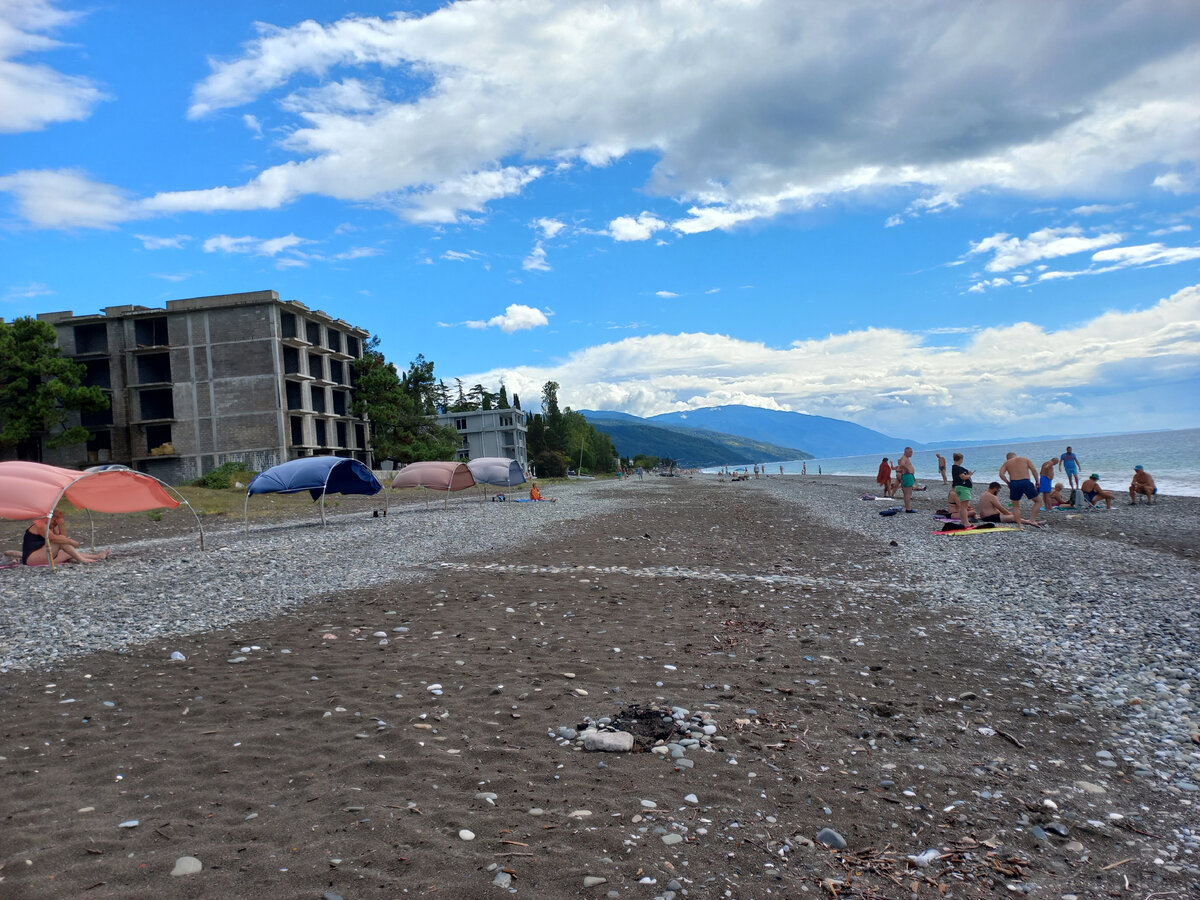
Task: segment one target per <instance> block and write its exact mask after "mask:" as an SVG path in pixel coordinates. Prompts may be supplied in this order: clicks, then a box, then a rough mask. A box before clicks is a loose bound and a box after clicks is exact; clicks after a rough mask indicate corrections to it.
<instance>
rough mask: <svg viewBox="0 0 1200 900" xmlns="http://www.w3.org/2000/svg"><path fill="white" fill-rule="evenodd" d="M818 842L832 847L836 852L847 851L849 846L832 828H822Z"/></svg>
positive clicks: (818, 833) (818, 835)
mask: <svg viewBox="0 0 1200 900" xmlns="http://www.w3.org/2000/svg"><path fill="white" fill-rule="evenodd" d="M817 841H818V842H819V843H822V844H824V845H825V846H826V847H832V848H833V849H834V850H845V849H846V846H847V845H846V839H845V838H844V837H842V836H841V835H840V834H838V833H837V832H836V831H834V830H833V829H832V828H822V829H821V830H820V831H818V832H817Z"/></svg>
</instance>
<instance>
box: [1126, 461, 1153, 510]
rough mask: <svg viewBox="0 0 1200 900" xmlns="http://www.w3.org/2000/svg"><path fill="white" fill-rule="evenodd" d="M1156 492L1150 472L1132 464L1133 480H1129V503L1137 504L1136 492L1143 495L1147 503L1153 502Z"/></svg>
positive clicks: (1131, 504)
mask: <svg viewBox="0 0 1200 900" xmlns="http://www.w3.org/2000/svg"><path fill="white" fill-rule="evenodd" d="M1157 493H1158V488H1156V487H1155V486H1154V479H1153V478H1152V477H1150V473H1149V472H1147V471H1146V470H1145V469H1143V468H1142V467H1141V466H1134V467H1133V481H1131V482H1129V505H1130V506H1136V505H1137V498H1138V494H1142V495H1143V496H1145V498H1146V502H1147V503H1153V502H1154V495H1155V494H1157Z"/></svg>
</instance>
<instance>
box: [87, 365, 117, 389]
mask: <svg viewBox="0 0 1200 900" xmlns="http://www.w3.org/2000/svg"><path fill="white" fill-rule="evenodd" d="M83 365H84V368H85V369H86V370H87V371H86V372H84V375H83V383H84V384H85V385H87V386H88V387H98V388H111V387H112V371H111V370H110V369H109V367H108V360H107V359H92V360H88V361H87V362H85V363H84V364H83Z"/></svg>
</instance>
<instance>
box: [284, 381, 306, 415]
mask: <svg viewBox="0 0 1200 900" xmlns="http://www.w3.org/2000/svg"><path fill="white" fill-rule="evenodd" d="M303 396H304V395H303V394H302V393H301V391H300V385H299V384H297V383H296V382H294V381H289V382H288V383H287V408H288V409H304V400H303Z"/></svg>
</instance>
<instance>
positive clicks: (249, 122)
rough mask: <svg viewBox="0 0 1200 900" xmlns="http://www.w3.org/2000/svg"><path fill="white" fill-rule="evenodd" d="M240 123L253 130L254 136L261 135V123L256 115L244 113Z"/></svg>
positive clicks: (258, 136)
mask: <svg viewBox="0 0 1200 900" xmlns="http://www.w3.org/2000/svg"><path fill="white" fill-rule="evenodd" d="M242 124H243V125H245V126H246V127H247V128H249V129H250V130H251V131H252V132H254V136H255V137H256V138H261V137H262V136H263V130H262V123H261V122H259V121H258V117H257V116H252V115H250V113H246V114H245V115H244V116H242Z"/></svg>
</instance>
